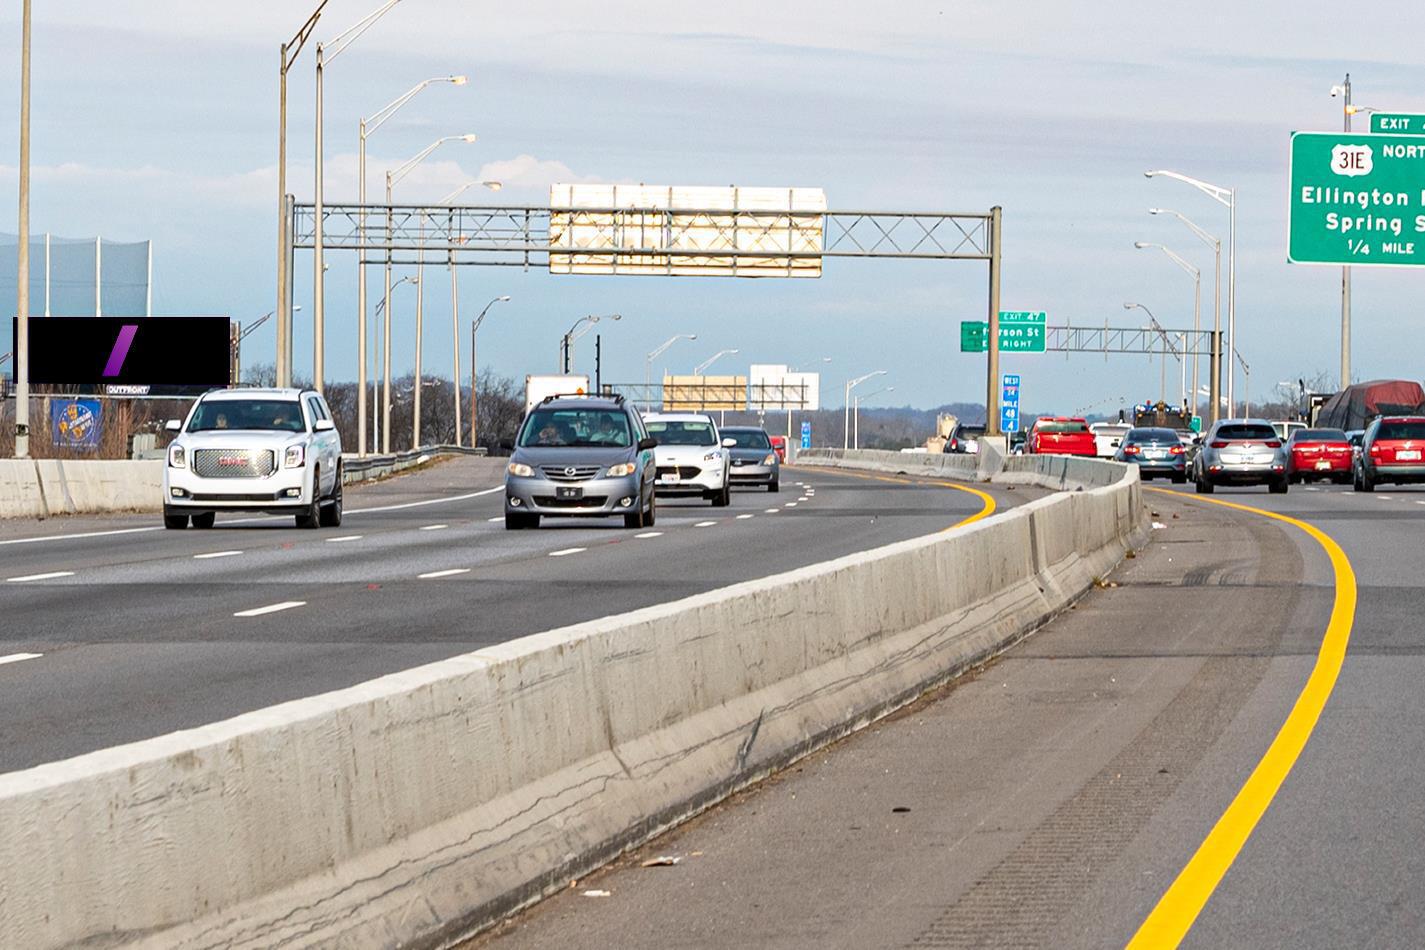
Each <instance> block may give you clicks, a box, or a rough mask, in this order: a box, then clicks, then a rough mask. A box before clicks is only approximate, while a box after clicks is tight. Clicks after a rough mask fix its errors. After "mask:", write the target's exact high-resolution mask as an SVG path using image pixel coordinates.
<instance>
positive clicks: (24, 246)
mask: <svg viewBox="0 0 1425 950" xmlns="http://www.w3.org/2000/svg"><path fill="white" fill-rule="evenodd" d="M19 231H20V246H19V247H18V248H17V249H16V250H17V258H16V265H17V267H16V271H15V278H16V282H17V283H18V284H19V288H18V290H17V293H16V301H15V318H16V319H15V326H16V330H15V458H17V459H22V458H29V455H30V0H24V6H23V8H22V10H21V13H20V209H19Z"/></svg>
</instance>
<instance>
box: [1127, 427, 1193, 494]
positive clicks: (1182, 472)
mask: <svg viewBox="0 0 1425 950" xmlns="http://www.w3.org/2000/svg"><path fill="white" fill-rule="evenodd" d="M1113 457H1114V459H1115V460H1116V461H1119V462H1127V463H1128V464H1129V465H1136V466H1138V476H1139V477H1140V478H1142V479H1143V480H1144V481H1145V482H1146V481H1148V480H1149V479H1151V478H1153V477H1154V476H1155V475H1161V476H1164V477H1167V478H1171V479H1172V480H1173V482H1174V483H1176V484H1179V485H1181V484H1182V483H1183V482H1185V481H1187V465H1186V452H1185V451H1184V448H1183V441H1182V439H1181V438H1180V437H1179V436H1178V433H1177V432H1176V431H1175V430H1173V429H1156V428H1146V427H1145V428H1141V429H1140V428H1133V429H1129V430H1128V431H1127V432H1125V433H1124V434H1123V441H1122V442H1120V443H1119V445H1118V451H1117V452H1115V453H1114V456H1113Z"/></svg>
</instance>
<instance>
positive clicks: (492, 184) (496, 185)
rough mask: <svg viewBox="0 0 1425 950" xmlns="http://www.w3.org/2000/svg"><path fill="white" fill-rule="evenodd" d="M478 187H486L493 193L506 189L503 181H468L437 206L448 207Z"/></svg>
mask: <svg viewBox="0 0 1425 950" xmlns="http://www.w3.org/2000/svg"><path fill="white" fill-rule="evenodd" d="M476 185H484V186H485V187H486V188H488V189H490V190H491V191H499V190H500V189H501V188H503V187H505V183H504V182H502V181H480V180H478V179H477V180H475V181H467V182H466V183H465V184H463V185H461V186H460V187H459V188H457V189H455V190H454V191H452V192H451V193H450V194H448V195H446V196H445V197H444V198H442V199H440V200H439V201H437V202H436V204H438V205H448V204H450V203H451V202H452V201H454V200H455V199H456V198H459V197H460V196H461V195H463V194H465V192H466V190H467V189H470V188H474V187H475V186H476Z"/></svg>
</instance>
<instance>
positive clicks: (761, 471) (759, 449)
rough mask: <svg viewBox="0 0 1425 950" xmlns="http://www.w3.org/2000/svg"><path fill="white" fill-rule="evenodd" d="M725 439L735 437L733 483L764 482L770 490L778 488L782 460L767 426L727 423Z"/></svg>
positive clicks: (732, 469)
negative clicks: (773, 446)
mask: <svg viewBox="0 0 1425 950" xmlns="http://www.w3.org/2000/svg"><path fill="white" fill-rule="evenodd" d="M722 437H723V438H724V439H732V440H733V441H734V443H735V444H734V445H733V446H732V449H731V451H732V467H731V469H730V474H731V477H732V484H733V485H765V486H767V490H768V491H769V492H772V491H777V489H778V487H779V483H780V481H781V477H782V463H781V462H780V461H779V460H778V458H777V452H776V450H775V449H773V448H772V439H771V437H770V436H768V435H767V430H766V429H761V428H758V427H757V426H725V427H724V428H723V429H722Z"/></svg>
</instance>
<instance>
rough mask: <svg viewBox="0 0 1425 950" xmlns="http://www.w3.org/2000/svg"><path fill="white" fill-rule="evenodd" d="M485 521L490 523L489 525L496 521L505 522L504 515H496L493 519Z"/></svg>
mask: <svg viewBox="0 0 1425 950" xmlns="http://www.w3.org/2000/svg"><path fill="white" fill-rule="evenodd" d="M485 520H486V521H488V522H490V524H494V523H495V522H496V521H504V520H505V516H504V515H496V516H495V517H493V518H486V519H485Z"/></svg>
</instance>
